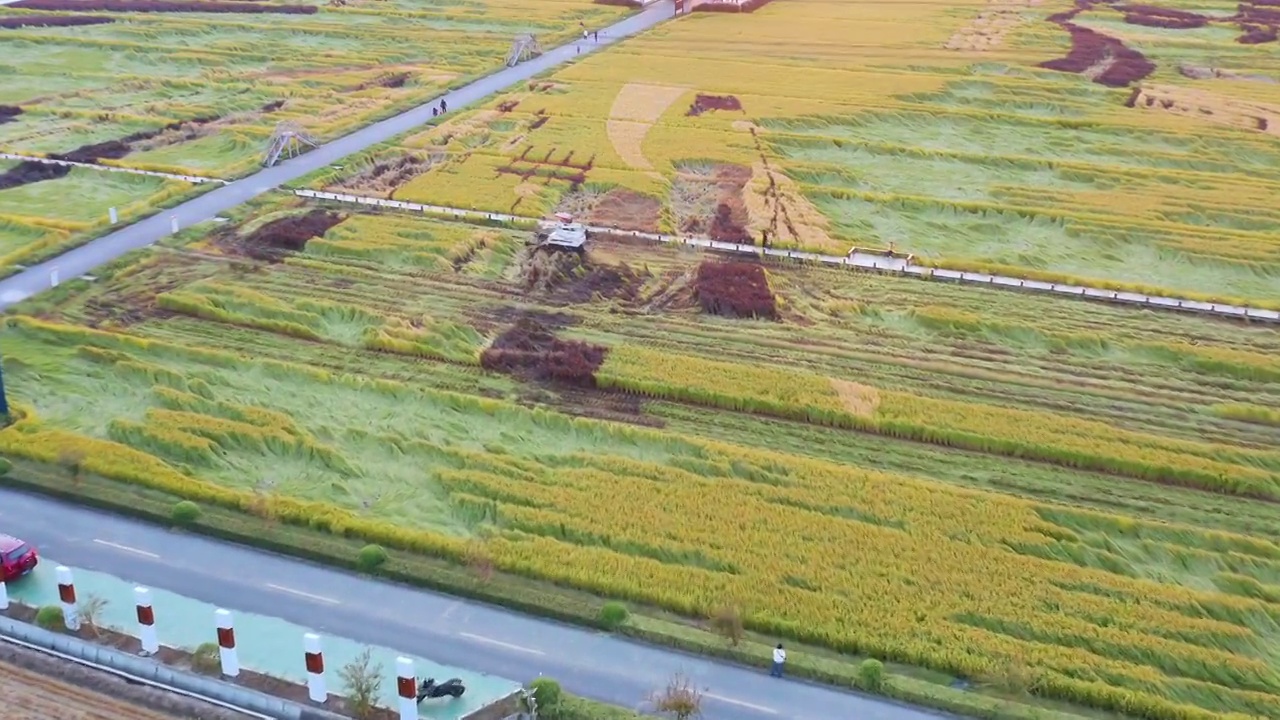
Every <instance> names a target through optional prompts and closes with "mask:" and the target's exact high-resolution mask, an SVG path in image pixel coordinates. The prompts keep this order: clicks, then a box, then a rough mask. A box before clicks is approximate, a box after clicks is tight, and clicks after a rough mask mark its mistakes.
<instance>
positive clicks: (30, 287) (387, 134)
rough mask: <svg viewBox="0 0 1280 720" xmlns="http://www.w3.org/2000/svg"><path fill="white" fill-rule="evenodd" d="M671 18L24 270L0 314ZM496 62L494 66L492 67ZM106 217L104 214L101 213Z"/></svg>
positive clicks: (660, 14) (2, 300) (603, 36)
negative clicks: (435, 114)
mask: <svg viewBox="0 0 1280 720" xmlns="http://www.w3.org/2000/svg"><path fill="white" fill-rule="evenodd" d="M673 14H674V0H659V1H658V2H656V3H654V4H652V5H650V6H648V7H646V8H645V9H643V10H641V11H640V12H638V13H636V14H634V15H630V16H628V17H627V18H625V19H623V20H621V21H619V22H618V23H615V24H614V25H612V26H610V27H608V28H605V29H604V30H601V31H600V40H599V42H598V43H597V42H579V43H569V44H567V45H562V46H560V47H558V48H555V49H552V50H548V51H547V52H545V53H543V54H542V55H541V56H539V57H536V58H534V59H532V60H529V61H528V62H525V63H521V64H519V65H517V66H515V67H509V68H503V69H502V70H500V71H498V72H495V73H493V74H492V75H486V76H485V77H482V78H480V79H479V80H476V81H475V82H473V83H471V84H469V85H466V86H464V87H461V88H459V89H457V90H454V91H452V92H450V93H447V94H445V95H442V96H440V97H437V98H434V99H433V100H432V101H431V102H429V103H426V104H423V105H419V106H418V107H416V108H414V109H412V110H409V111H406V112H404V113H402V114H400V115H396V116H395V117H392V118H389V119H387V120H383V121H382V122H379V123H375V124H373V125H370V126H368V127H365V128H362V129H360V130H357V131H356V132H354V133H351V134H350V135H347V136H345V137H341V138H338V139H337V140H334V141H333V142H331V143H328V144H327V145H323V146H321V147H319V148H316V149H314V150H312V151H311V152H308V153H306V154H304V155H301V156H299V157H296V158H293V159H291V160H286V161H284V162H282V163H280V164H278V165H276V166H275V167H271V168H265V169H263V170H261V171H259V172H257V173H255V174H253V175H250V176H248V177H246V178H243V179H241V180H237V181H235V182H233V183H231V184H229V185H226V186H224V187H221V188H218V189H217V190H214V191H212V192H209V193H205V194H204V195H201V196H200V197H198V198H195V199H193V200H190V201H188V202H185V203H183V204H181V205H179V206H177V207H175V208H172V209H170V210H166V211H163V212H161V213H159V214H157V215H154V216H152V217H150V218H148V219H146V220H143V221H141V222H138V223H135V224H133V225H129V226H128V227H124V228H121V229H120V230H117V231H115V232H113V233H111V234H109V235H104V236H102V237H100V238H97V239H95V240H93V241H91V242H89V243H87V244H85V245H82V246H80V247H78V248H75V249H73V250H69V251H67V252H66V253H63V254H62V255H60V256H58V257H56V258H53V259H51V260H48V261H45V262H43V263H40V264H39V265H36V266H33V267H30V268H27V269H26V270H24V271H22V272H21V273H19V274H17V275H14V276H12V277H9V278H6V279H5V280H0V310H3V309H6V308H8V307H9V306H11V305H13V304H15V303H18V302H21V301H22V300H25V299H26V298H29V297H31V296H32V295H35V294H36V293H39V292H43V291H44V290H47V289H49V287H50V286H51V285H52V284H53V278H54V277H56V278H58V279H59V280H69V279H72V278H76V277H79V276H81V275H84V274H86V273H88V272H89V271H91V270H93V269H94V268H96V267H98V266H100V265H104V264H106V263H108V262H110V261H112V260H114V259H115V258H117V257H120V256H121V255H123V254H125V253H127V252H129V251H130V250H137V249H138V248H142V247H146V246H147V245H150V244H152V243H154V242H156V241H157V240H159V239H161V238H163V237H165V236H166V235H168V234H169V233H170V228H171V222H172V220H171V219H172V218H175V217H176V218H177V220H178V225H179V227H188V226H190V225H193V224H195V223H198V222H203V221H205V220H209V219H212V218H214V217H216V216H217V215H218V213H221V212H225V211H227V210H229V209H231V208H233V207H235V206H237V205H240V204H241V203H244V202H247V201H248V200H251V199H253V198H254V197H257V196H258V195H261V194H262V193H265V192H267V191H269V190H272V189H275V188H277V187H279V186H280V185H282V184H284V183H286V182H288V181H290V180H294V179H296V178H299V177H302V176H303V175H306V174H307V173H309V172H313V171H315V170H318V169H320V168H322V167H324V166H326V165H329V164H331V163H334V162H336V161H337V160H339V159H341V158H344V157H346V156H348V155H352V154H354V153H357V152H360V151H361V150H364V149H365V148H368V147H370V146H372V145H376V144H378V143H380V142H384V141H386V140H389V139H391V138H392V137H395V136H396V135H399V134H401V133H404V132H407V131H409V130H412V129H414V128H416V127H420V126H422V125H423V124H425V123H426V122H427V121H428V120H430V119H431V108H432V107H434V106H438V105H439V104H440V100H441V99H444V100H445V101H447V102H448V104H449V111H450V112H454V111H456V110H461V109H462V108H465V107H467V106H469V105H473V104H475V103H477V102H479V101H480V100H483V99H484V98H486V97H489V96H490V95H493V94H495V93H497V92H500V91H502V90H504V89H506V88H509V87H511V86H513V85H516V84H517V83H520V82H522V81H524V80H528V79H529V78H531V77H533V76H534V75H537V74H539V73H541V72H544V71H546V70H550V69H551V68H554V67H556V66H558V65H563V64H565V63H567V62H570V61H572V60H574V59H575V58H576V57H578V56H579V55H587V54H589V53H592V52H595V51H597V50H599V49H601V48H604V47H607V46H609V45H611V44H613V43H616V42H618V41H619V40H621V39H623V38H626V37H629V36H631V35H635V34H637V33H639V32H642V31H644V30H647V29H649V28H651V27H653V26H654V25H657V24H658V23H660V22H662V21H664V20H667V19H670V18H671V17H672V16H673ZM496 59H497V58H495V60H496ZM103 212H106V209H105V208H104V209H103Z"/></svg>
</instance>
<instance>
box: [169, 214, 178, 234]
mask: <svg viewBox="0 0 1280 720" xmlns="http://www.w3.org/2000/svg"><path fill="white" fill-rule="evenodd" d="M169 232H171V233H176V232H178V216H177V215H170V216H169Z"/></svg>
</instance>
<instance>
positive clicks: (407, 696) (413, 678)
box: [396, 657, 418, 720]
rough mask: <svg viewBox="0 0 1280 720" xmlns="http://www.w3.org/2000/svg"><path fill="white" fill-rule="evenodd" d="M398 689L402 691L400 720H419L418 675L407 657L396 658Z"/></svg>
mask: <svg viewBox="0 0 1280 720" xmlns="http://www.w3.org/2000/svg"><path fill="white" fill-rule="evenodd" d="M396 689H397V690H399V691H400V720H418V675H417V673H415V672H414V671H413V661H412V660H410V659H409V658H407V657H401V658H396Z"/></svg>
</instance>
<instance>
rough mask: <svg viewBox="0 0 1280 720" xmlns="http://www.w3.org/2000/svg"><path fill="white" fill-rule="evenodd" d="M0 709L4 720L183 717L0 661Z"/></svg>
mask: <svg viewBox="0 0 1280 720" xmlns="http://www.w3.org/2000/svg"><path fill="white" fill-rule="evenodd" d="M0 707H3V708H4V717H5V720H49V719H50V718H59V719H60V720H174V718H178V717H182V716H179V715H169V714H164V713H159V712H156V711H154V710H150V709H148V708H145V707H141V706H139V705H135V704H133V703H128V702H123V701H121V700H117V699H115V698H113V697H111V696H110V695H107V694H104V693H98V692H94V691H93V690H87V689H84V688H81V687H77V686H76V685H72V684H70V683H67V682H63V681H61V680H57V679H54V678H50V677H48V676H46V675H44V674H42V673H37V672H33V671H31V670H28V669H26V668H24V667H21V666H19V665H12V664H9V663H6V662H3V661H0Z"/></svg>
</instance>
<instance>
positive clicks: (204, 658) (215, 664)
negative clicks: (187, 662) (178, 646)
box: [191, 642, 222, 674]
mask: <svg viewBox="0 0 1280 720" xmlns="http://www.w3.org/2000/svg"><path fill="white" fill-rule="evenodd" d="M191 669H192V670H195V671H196V672H199V673H205V674H213V673H219V672H222V651H221V650H220V649H219V648H218V644H217V643H211V642H207V643H201V644H200V646H199V647H197V648H196V649H195V650H192V651H191Z"/></svg>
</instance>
